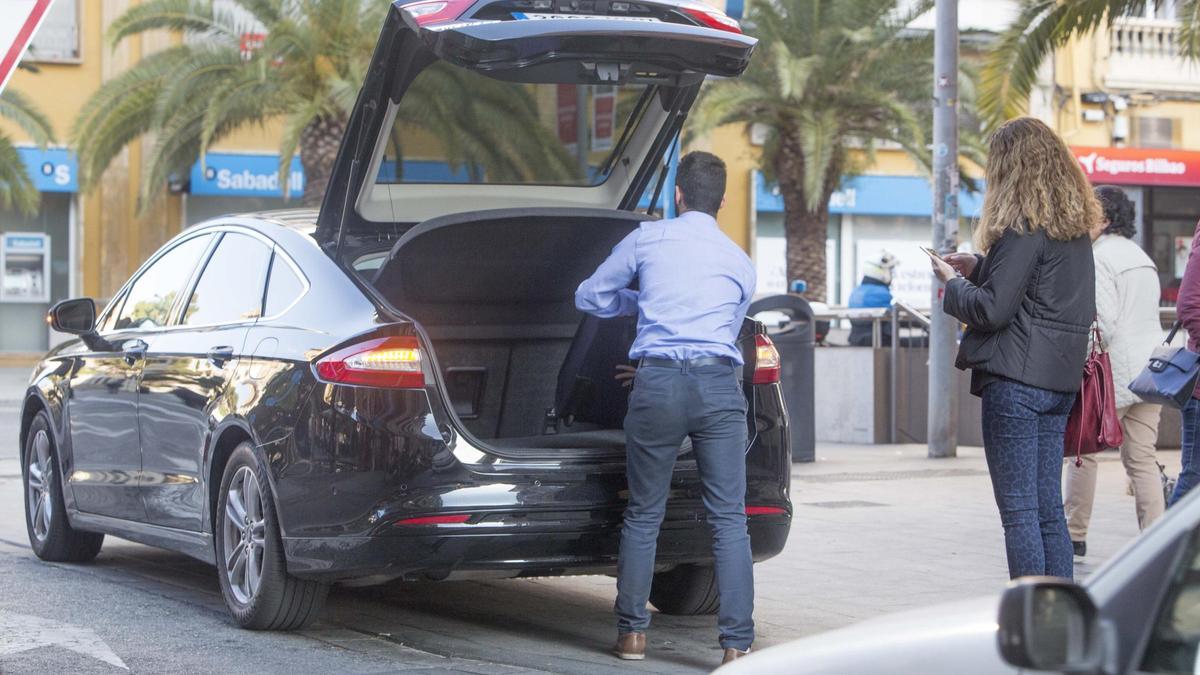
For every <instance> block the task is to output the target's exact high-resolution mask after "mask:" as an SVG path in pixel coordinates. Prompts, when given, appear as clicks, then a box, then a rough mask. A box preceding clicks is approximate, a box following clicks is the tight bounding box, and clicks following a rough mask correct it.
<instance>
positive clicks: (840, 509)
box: [0, 369, 1178, 675]
mask: <svg viewBox="0 0 1200 675" xmlns="http://www.w3.org/2000/svg"><path fill="white" fill-rule="evenodd" d="M27 374H28V371H27V370H25V369H20V370H11V369H0V443H2V444H3V445H0V448H2V450H0V580H2V581H0V672H2V673H20V672H36V673H43V672H55V673H62V672H138V673H198V672H264V673H289V674H293V675H295V674H299V673H330V672H338V673H343V672H347V673H359V672H362V673H383V672H410V671H419V672H468V673H531V672H550V673H586V674H587V675H600V674H604V673H617V672H631V671H633V672H661V673H698V672H707V671H709V670H711V669H712V668H713V667H714V666H715V665H716V664H717V663H718V662H719V660H720V651H719V649H718V647H717V644H716V628H715V619H714V618H713V617H688V618H680V617H667V616H659V615H655V617H654V624H653V626H652V629H651V633H650V654H649V656H648V658H647V660H646V661H644V662H620V661H616V660H615V659H613V658H612V657H611V656H609V655H608V653H607V649H608V647H609V646H610V644H611V641H612V639H613V637H614V634H613V631H614V628H613V619H612V600H613V597H614V591H615V584H614V581H613V580H612V579H610V578H607V577H573V578H558V579H527V580H503V581H487V582H483V581H460V582H440V583H434V582H427V583H394V584H391V585H387V586H382V587H374V588H363V589H347V588H335V589H334V590H333V592H332V593H331V594H330V600H329V605H328V608H327V609H326V611H325V614H324V615H323V618H322V619H321V620H320V621H319V622H318V623H316V624H315V625H314V626H313V628H312V629H310V630H307V631H304V632H300V633H292V634H283V633H261V632H249V631H243V630H240V629H238V628H236V627H235V626H234V624H233V623H232V621H231V620H230V619H229V618H228V616H227V614H226V612H225V608H224V605H223V604H222V601H221V597H220V591H219V589H218V586H217V580H216V575H215V572H214V570H213V568H212V567H209V566H208V565H205V564H203V563H199V562H196V561H193V560H192V559H190V558H188V557H186V556H183V555H179V554H174V553H169V552H165V551H160V550H156V549H153V548H149V547H145V546H141V545H138V544H133V543H129V542H125V541H122V540H118V539H114V538H112V537H109V538H108V539H107V540H106V542H105V545H104V549H103V550H102V552H101V553H100V556H99V557H98V558H97V559H96V561H95V562H93V563H91V564H86V565H71V564H50V563H44V562H41V561H39V560H38V559H37V558H35V557H34V556H33V554H32V553H31V552H30V550H29V546H28V539H27V536H26V532H25V519H24V512H23V505H22V487H21V479H20V471H19V467H18V463H17V461H16V459H15V457H16V452H15V450H16V437H17V400H16V399H17V398H18V397H19V395H20V391H21V389H22V387H23V384H22V382H23V380H24V378H25V377H26V376H27ZM818 454H819V457H818V462H817V463H815V464H810V465H802V466H801V465H797V466H796V467H795V468H794V471H793V491H794V501H795V503H796V519H795V521H794V525H793V532H792V536H791V540H790V542H789V545H788V548H787V550H785V552H784V553H783V554H782V555H781V556H779V557H777V558H775V559H773V560H770V561H767V562H766V563H763V564H761V565H759V566H757V567H756V595H757V600H756V602H757V607H756V621H757V629H758V641H757V642H756V648H763V647H768V646H770V645H772V644H779V643H781V642H785V641H788V640H791V639H794V638H796V637H800V636H803V635H806V634H811V633H814V632H819V631H821V630H825V629H829V628H836V627H839V626H843V625H846V624H849V623H853V622H854V621H857V620H860V619H863V618H868V617H871V616H876V615H879V614H883V613H888V612H892V611H897V610H902V609H907V608H912V607H919V606H926V605H929V604H933V603H936V602H942V601H948V600H956V599H960V598H962V597H965V596H970V595H979V594H990V593H995V592H998V591H999V590H1000V589H1001V588H1002V587H1003V585H1004V583H1005V582H1006V578H1005V577H1006V575H1005V567H1004V558H1003V548H1002V538H1001V532H1000V527H999V519H998V517H997V515H996V511H995V505H994V504H993V503H992V502H991V493H990V487H989V485H988V482H987V474H986V470H985V468H984V464H983V460H982V457H981V455H980V453H979V452H978V450H972V449H964V450H963V451H962V452H961V453H960V455H961V456H960V457H959V458H958V459H951V460H936V461H931V460H928V459H925V458H924V448H921V447H914V446H907V447H900V446H882V447H857V448H855V447H847V446H841V447H839V446H830V447H822V448H821V449H819V453H818ZM1169 457H1170V458H1169V459H1168V458H1163V459H1162V460H1161V461H1163V462H1164V463H1167V464H1168V465H1172V464H1174V465H1176V466H1177V465H1178V459H1177V456H1169ZM1120 473H1121V472H1120V468H1119V464H1118V463H1117V462H1114V461H1102V463H1101V475H1100V495H1101V496H1100V498H1099V499H1098V503H1097V505H1096V510H1095V516H1094V520H1093V534H1092V535H1091V536H1089V542H1088V544H1089V550H1090V551H1091V552H1090V554H1089V558H1088V559H1087V560H1086V561H1085V562H1084V564H1082V565H1080V566H1079V567H1078V568H1077V575H1080V576H1082V575H1086V574H1087V573H1088V572H1089V571H1090V570H1092V569H1094V568H1095V565H1096V564H1097V563H1098V562H1099V561H1100V560H1102V559H1103V558H1105V557H1107V556H1109V555H1111V554H1112V553H1114V552H1115V551H1116V550H1117V549H1118V548H1119V547H1120V546H1121V545H1123V544H1124V543H1125V542H1127V541H1128V540H1129V539H1130V538H1131V537H1133V536H1134V535H1135V534H1136V525H1135V523H1134V518H1133V504H1132V500H1131V499H1130V498H1128V497H1127V496H1125V495H1124V494H1122V493H1123V490H1122V488H1123V487H1124V486H1123V480H1122V479H1123V477H1122V476H1121V475H1120Z"/></svg>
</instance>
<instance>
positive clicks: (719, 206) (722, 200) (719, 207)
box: [717, 197, 725, 211]
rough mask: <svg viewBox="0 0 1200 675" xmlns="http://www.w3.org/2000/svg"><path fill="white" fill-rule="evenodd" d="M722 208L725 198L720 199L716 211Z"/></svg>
mask: <svg viewBox="0 0 1200 675" xmlns="http://www.w3.org/2000/svg"><path fill="white" fill-rule="evenodd" d="M723 208H725V198H724V197H721V203H720V205H718V206H717V210H718V211H720V210H721V209H723Z"/></svg>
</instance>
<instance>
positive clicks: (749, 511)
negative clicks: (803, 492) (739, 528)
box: [746, 506, 787, 516]
mask: <svg viewBox="0 0 1200 675" xmlns="http://www.w3.org/2000/svg"><path fill="white" fill-rule="evenodd" d="M786 513H787V509H785V508H783V507H782V506H747V507H746V515H748V516H778V515H783V514H786Z"/></svg>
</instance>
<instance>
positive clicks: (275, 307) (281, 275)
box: [263, 253, 304, 316]
mask: <svg viewBox="0 0 1200 675" xmlns="http://www.w3.org/2000/svg"><path fill="white" fill-rule="evenodd" d="M303 292H304V282H303V281H301V280H300V277H298V276H296V272H295V270H293V269H292V266H291V265H289V264H288V263H287V261H286V260H284V259H283V256H281V255H279V254H278V253H276V254H275V257H273V258H272V259H271V277H270V279H268V280H267V298H266V304H265V305H264V309H263V316H275V315H276V314H279V313H280V312H282V311H284V310H285V309H287V308H288V307H291V306H292V303H293V302H295V301H296V298H299V297H300V294H301V293H303Z"/></svg>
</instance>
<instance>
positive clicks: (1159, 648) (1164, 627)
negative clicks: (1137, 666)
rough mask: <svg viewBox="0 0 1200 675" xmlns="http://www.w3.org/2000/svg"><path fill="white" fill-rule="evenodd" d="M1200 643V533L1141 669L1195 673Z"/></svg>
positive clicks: (1175, 578) (1178, 573) (1175, 577)
mask: <svg viewBox="0 0 1200 675" xmlns="http://www.w3.org/2000/svg"><path fill="white" fill-rule="evenodd" d="M1198 645H1200V532H1197V533H1196V534H1193V536H1192V543H1191V547H1190V548H1189V550H1188V552H1187V555H1185V556H1184V557H1183V560H1182V562H1181V564H1180V565H1179V568H1178V569H1177V570H1175V574H1174V575H1173V576H1172V578H1171V586H1170V588H1169V589H1168V590H1167V595H1166V601H1165V602H1164V603H1163V605H1162V609H1161V610H1159V615H1158V619H1157V620H1156V621H1155V623H1154V632H1153V633H1151V635H1150V641H1149V643H1148V644H1147V645H1146V653H1145V655H1144V657H1143V659H1142V672H1147V673H1192V672H1194V668H1195V667H1196V656H1197V646H1198Z"/></svg>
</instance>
